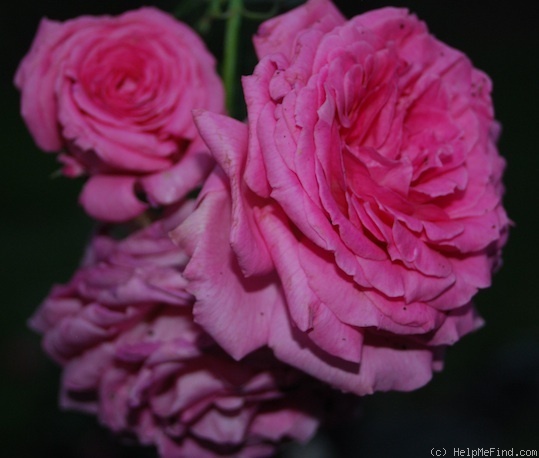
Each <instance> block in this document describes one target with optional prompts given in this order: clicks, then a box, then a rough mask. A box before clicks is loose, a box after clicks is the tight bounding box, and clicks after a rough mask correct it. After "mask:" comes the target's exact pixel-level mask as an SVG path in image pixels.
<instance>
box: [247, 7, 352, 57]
mask: <svg viewBox="0 0 539 458" xmlns="http://www.w3.org/2000/svg"><path fill="white" fill-rule="evenodd" d="M344 21H345V18H344V17H343V16H342V14H341V13H340V12H339V11H338V10H337V8H335V6H334V5H333V3H331V2H330V1H329V0H310V1H308V2H306V3H305V4H303V5H301V6H300V7H298V8H295V9H294V10H293V11H291V12H289V13H287V14H282V15H280V16H277V17H275V18H273V19H269V20H267V21H265V22H264V23H263V24H262V25H261V26H260V28H259V29H258V32H257V34H256V35H255V37H254V38H253V41H254V45H255V49H256V53H257V55H258V58H259V59H262V58H263V57H264V56H266V55H267V54H277V53H282V54H284V55H285V56H289V55H291V54H292V53H293V52H294V40H295V38H296V37H297V35H298V34H299V33H301V32H302V31H304V30H308V29H313V28H315V29H319V30H321V31H324V32H327V31H329V30H331V29H333V28H334V27H336V26H337V25H340V24H342V23H343V22H344Z"/></svg>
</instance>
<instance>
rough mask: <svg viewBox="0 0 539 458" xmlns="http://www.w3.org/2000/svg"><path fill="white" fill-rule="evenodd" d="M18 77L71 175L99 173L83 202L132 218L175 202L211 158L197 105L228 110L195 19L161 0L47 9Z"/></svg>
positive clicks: (46, 139) (26, 108)
mask: <svg viewBox="0 0 539 458" xmlns="http://www.w3.org/2000/svg"><path fill="white" fill-rule="evenodd" d="M15 84H16V85H17V87H18V88H19V89H20V90H21V95H22V101H21V106H22V108H21V111H22V115H23V117H24V119H25V121H26V124H27V126H28V128H29V130H30V132H31V134H32V135H33V137H34V139H35V141H36V143H37V145H38V146H39V147H41V148H42V149H44V150H45V151H51V152H60V153H61V154H60V156H59V159H60V161H61V162H62V163H63V164H64V167H63V172H64V174H66V175H68V176H78V175H80V174H83V173H86V174H89V175H90V179H89V181H88V182H87V184H86V186H85V188H84V190H83V192H82V194H81V203H82V205H83V206H84V207H85V209H86V210H87V212H88V213H89V214H90V215H92V216H94V217H96V218H99V219H103V220H109V221H123V220H127V219H130V218H132V217H134V216H137V215H138V214H139V213H141V212H142V211H144V210H145V209H146V208H147V203H146V202H144V201H141V200H140V199H139V198H138V197H137V196H136V195H135V192H136V193H143V194H144V195H145V198H146V199H147V200H148V201H149V202H150V203H151V204H154V205H159V204H170V203H172V202H174V201H176V200H178V199H179V198H181V197H183V196H184V195H185V194H186V193H188V192H189V191H191V190H192V189H193V188H194V187H196V186H198V185H199V184H201V182H202V180H203V178H204V177H205V175H206V174H207V172H208V171H209V169H210V168H211V161H210V160H209V158H208V156H207V153H206V151H205V147H204V145H203V143H202V142H201V141H200V137H199V136H198V133H197V131H196V128H195V126H194V123H193V120H192V116H191V111H192V110H193V109H196V108H204V109H207V110H212V111H217V112H222V111H223V106H224V101H223V100H224V98H223V88H222V85H221V81H220V79H219V77H218V75H217V74H216V72H215V61H214V58H213V57H212V56H211V54H210V53H209V52H208V50H207V49H206V47H205V46H204V44H203V42H202V40H201V39H200V38H199V37H198V36H197V35H196V33H195V32H194V31H193V30H191V29H190V28H189V27H188V26H187V25H185V24H183V23H181V22H179V21H177V20H175V19H174V18H173V17H172V16H170V15H168V14H166V13H164V12H161V11H159V10H157V9H155V8H141V9H139V10H136V11H130V12H127V13H124V14H122V15H120V16H117V17H110V16H101V17H91V16H82V17H79V18H76V19H72V20H70V21H66V22H64V23H60V22H56V21H51V20H48V19H43V20H42V21H41V24H40V26H39V30H38V32H37V35H36V37H35V39H34V42H33V44H32V47H31V49H30V51H29V53H28V54H27V55H26V57H25V58H24V59H23V60H22V62H21V64H20V66H19V69H18V71H17V74H16V76H15Z"/></svg>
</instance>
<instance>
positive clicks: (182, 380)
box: [31, 202, 343, 458]
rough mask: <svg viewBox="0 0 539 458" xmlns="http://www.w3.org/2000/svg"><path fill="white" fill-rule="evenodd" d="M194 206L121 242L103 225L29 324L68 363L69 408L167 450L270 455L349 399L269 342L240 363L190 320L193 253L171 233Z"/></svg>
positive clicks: (64, 393)
mask: <svg viewBox="0 0 539 458" xmlns="http://www.w3.org/2000/svg"><path fill="white" fill-rule="evenodd" d="M191 209H192V203H191V202H189V203H187V204H186V205H185V206H184V207H183V208H181V209H180V210H179V211H178V212H177V213H175V214H172V215H170V216H168V217H167V218H166V219H164V220H159V221H156V222H155V223H153V224H152V225H151V226H149V227H147V228H144V229H141V230H139V231H138V232H135V233H133V234H131V235H129V236H128V237H127V238H125V239H124V240H121V241H117V240H114V239H113V238H111V237H110V236H108V235H106V234H101V235H97V236H96V237H95V238H94V239H93V241H92V243H91V245H90V247H89V248H88V252H87V254H86V256H85V260H84V262H83V266H82V267H81V268H80V269H79V270H78V271H77V272H76V274H75V275H74V276H73V278H72V279H71V281H70V282H69V283H68V284H66V285H58V286H56V287H55V288H54V289H53V290H52V292H51V294H50V295H49V297H48V298H47V299H46V300H45V301H44V303H43V304H42V306H41V307H40V309H39V310H38V311H37V313H36V314H35V315H34V317H33V318H32V320H31V325H32V327H33V328H34V329H36V330H38V331H39V332H41V333H43V347H44V349H45V351H46V352H47V353H48V354H49V355H50V356H51V357H52V358H53V359H54V360H56V361H57V362H58V363H59V364H61V365H62V366H63V378H62V388H61V394H60V399H61V401H60V402H61V405H62V406H63V407H64V408H69V409H75V410H81V411H84V412H88V413H91V414H97V415H98V417H99V419H100V420H101V422H102V423H103V424H104V425H106V426H107V427H109V428H110V429H111V430H112V431H114V432H117V433H123V434H129V435H135V436H136V437H137V438H138V439H139V441H140V442H141V443H142V444H146V445H156V446H157V448H158V449H159V454H160V456H162V457H165V458H166V457H170V458H177V457H197V458H199V457H200V458H204V457H217V456H228V457H253V458H254V457H263V456H270V455H271V454H272V453H273V452H274V451H275V448H276V446H277V445H279V443H280V442H282V441H283V440H285V439H295V440H300V441H305V440H307V439H309V438H310V437H312V435H313V434H314V432H315V430H316V428H317V426H318V424H319V422H320V421H321V420H322V419H325V418H326V416H327V414H328V412H329V413H331V411H332V409H334V406H335V405H337V406H339V403H340V402H342V400H343V399H342V398H341V397H340V396H339V395H338V394H336V393H335V392H333V391H332V390H330V389H329V388H328V387H326V386H323V385H322V384H320V383H318V382H317V381H315V380H314V379H311V378H310V377H308V376H306V375H304V374H302V373H300V372H299V371H296V370H295V369H293V368H291V367H288V366H286V365H284V364H282V363H280V362H279V361H277V360H276V359H275V358H274V357H273V356H272V355H271V354H270V353H269V352H267V350H266V351H264V350H262V351H259V352H257V353H255V354H253V355H250V356H248V357H247V358H245V360H244V361H241V362H236V361H234V360H233V359H232V358H230V356H228V355H227V354H226V353H225V352H224V351H223V350H221V349H220V348H219V347H218V345H216V344H215V341H214V340H213V339H211V338H210V337H209V336H208V335H207V334H206V333H205V332H204V331H203V330H202V329H201V328H200V327H199V326H198V325H196V324H195V323H194V322H193V319H192V315H191V310H192V307H191V306H192V303H193V298H192V296H191V295H190V294H189V293H187V292H186V291H185V285H186V281H185V279H184V277H183V275H182V270H183V267H184V266H185V264H186V262H187V257H186V255H185V253H184V252H183V251H182V250H181V249H179V248H177V247H176V246H175V245H174V244H173V243H172V242H171V241H170V239H169V238H168V236H167V232H168V230H169V228H170V227H172V226H175V225H177V224H179V223H181V221H183V219H184V218H185V216H186V215H187V214H189V213H190V212H191ZM336 396H337V397H336Z"/></svg>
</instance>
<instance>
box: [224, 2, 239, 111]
mask: <svg viewBox="0 0 539 458" xmlns="http://www.w3.org/2000/svg"><path fill="white" fill-rule="evenodd" d="M242 9H243V0H230V3H229V4H228V11H227V20H226V28H225V43H224V59H223V81H224V85H225V91H226V107H227V110H228V114H229V115H230V116H233V115H234V112H235V110H234V103H235V100H236V78H237V70H238V41H239V34H240V28H241V15H242Z"/></svg>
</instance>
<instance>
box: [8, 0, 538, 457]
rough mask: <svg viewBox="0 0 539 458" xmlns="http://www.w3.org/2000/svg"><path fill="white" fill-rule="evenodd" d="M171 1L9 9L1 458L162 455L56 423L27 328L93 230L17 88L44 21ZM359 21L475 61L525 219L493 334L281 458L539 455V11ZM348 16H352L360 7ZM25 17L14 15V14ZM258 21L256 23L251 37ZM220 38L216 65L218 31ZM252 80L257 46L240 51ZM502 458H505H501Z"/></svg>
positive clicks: (51, 388) (512, 195)
mask: <svg viewBox="0 0 539 458" xmlns="http://www.w3.org/2000/svg"><path fill="white" fill-rule="evenodd" d="M144 3H146V4H153V5H156V6H159V7H161V8H163V9H166V10H171V9H172V8H173V7H174V5H175V2H173V1H165V0H162V1H156V2H153V3H151V2H142V1H127V0H121V1H120V0H115V1H113V2H106V1H91V2H90V1H82V0H76V1H75V0H73V1H71V2H69V3H67V2H47V1H37V0H33V1H26V0H19V1H17V2H8V3H4V4H3V6H1V7H0V9H1V10H0V34H1V35H0V53H1V54H0V55H1V59H2V64H1V67H0V69H1V70H0V72H1V91H2V92H1V99H0V100H1V111H0V116H1V122H0V126H1V129H2V132H1V133H2V135H1V136H0V139H1V142H2V144H1V145H0V147H1V151H0V171H1V173H2V175H1V178H0V186H1V187H2V189H1V196H2V198H3V199H2V208H3V211H4V213H3V215H2V218H1V220H0V221H1V222H0V240H1V245H0V246H1V247H2V251H1V261H2V262H1V264H0V265H1V267H0V269H2V270H1V278H2V298H3V301H2V302H3V303H2V308H1V315H0V316H1V318H0V368H1V369H0V370H1V371H2V373H1V374H0V409H1V414H0V455H2V456H6V457H23V458H26V457H45V456H47V457H48V456H51V457H55V458H63V457H66V458H67V457H69V458H75V457H76V458H109V457H110V458H121V457H139V456H140V457H142V456H153V455H152V451H151V450H144V449H141V448H138V447H130V446H120V445H118V443H117V442H116V441H115V440H114V438H113V437H111V436H110V435H109V433H108V432H107V431H106V430H104V429H102V428H100V427H99V426H98V425H97V422H96V421H95V419H94V418H93V417H87V416H84V415H81V414H77V413H72V412H60V411H59V410H58V408H57V406H56V402H57V387H58V379H59V375H60V371H59V369H58V368H57V367H56V366H55V365H54V364H53V363H51V362H50V361H49V360H48V359H47V358H46V357H45V356H44V355H43V354H42V352H41V350H40V348H39V338H38V337H37V336H36V335H34V334H33V333H32V332H30V331H29V330H28V329H27V327H26V320H27V319H28V317H29V316H30V315H31V314H32V312H33V310H35V308H36V307H37V305H38V304H39V303H40V302H41V300H42V299H43V298H44V297H45V295H46V294H47V292H48V290H49V288H50V286H51V285H52V284H53V283H55V282H65V281H66V280H68V278H69V277H70V275H71V273H72V272H73V271H74V269H75V268H76V266H77V264H78V261H79V259H80V256H81V253H82V249H83V246H84V244H85V242H86V239H87V236H88V234H89V231H90V229H91V221H90V220H89V219H88V218H87V217H85V216H84V214H83V212H82V210H81V209H80V208H79V207H78V206H77V205H76V200H77V194H78V190H79V188H80V185H81V183H80V182H78V181H72V180H68V179H65V178H56V179H53V178H51V175H52V174H53V173H54V172H55V171H56V170H57V169H58V164H57V163H56V161H55V159H54V157H53V156H49V155H47V154H43V153H42V152H40V151H39V150H38V149H37V148H36V147H35V146H34V144H33V141H32V139H31V138H30V136H29V135H28V133H27V131H26V129H25V127H24V125H23V122H22V120H21V119H20V117H19V114H18V112H19V109H18V103H19V99H18V93H17V91H16V90H15V89H14V87H13V85H12V78H13V74H14V72H15V69H16V66H17V64H18V62H19V61H20V59H21V58H22V57H23V56H24V54H25V53H26V52H27V50H28V48H29V46H30V43H31V41H32V38H33V35H34V33H35V31H36V28H37V25H38V22H39V19H40V18H41V17H42V16H47V17H49V18H51V19H59V20H65V19H68V18H72V17H76V16H79V15H81V14H104V13H108V14H119V13H121V12H123V11H126V10H128V9H133V8H136V7H138V6H141V5H143V4H144ZM336 3H337V5H338V6H339V7H340V8H341V9H342V10H343V11H344V12H345V13H346V14H347V15H349V16H351V15H353V14H358V13H360V12H362V11H366V10H368V9H372V8H378V7H381V6H387V5H396V6H407V7H408V8H409V9H410V10H412V11H414V12H415V13H416V14H417V15H418V16H419V17H420V18H421V19H423V20H425V21H426V22H427V23H428V25H429V28H430V30H431V32H432V33H433V34H434V35H436V36H437V37H438V38H439V39H441V40H443V41H445V42H447V43H449V44H450V45H452V46H454V47H456V48H459V49H461V50H463V51H464V52H466V53H467V54H468V55H469V56H470V58H471V59H472V61H473V62H474V64H475V66H477V67H478V68H481V69H482V70H484V71H486V72H487V73H488V74H489V75H490V76H491V78H492V80H493V82H494V93H493V97H494V102H495V107H496V115H497V118H498V119H499V120H500V121H501V123H502V125H503V135H502V137H501V140H500V144H499V147H500V151H501V153H502V154H503V156H504V157H505V158H506V159H507V162H508V168H507V171H506V174H505V183H506V187H507V193H506V197H505V204H506V207H507V210H508V213H509V216H510V217H511V218H512V219H513V221H515V223H516V226H515V227H514V228H513V229H512V232H511V237H510V240H509V243H508V245H507V247H506V249H505V251H504V266H503V268H502V270H501V271H500V272H499V273H498V274H497V275H496V276H495V278H494V285H493V287H492V288H490V289H489V290H486V291H482V292H481V293H480V294H479V295H478V296H477V300H476V304H477V307H478V309H479V311H480V313H481V314H482V316H483V317H484V318H485V320H486V326H485V327H484V328H483V329H482V330H480V331H478V332H476V333H474V334H472V335H469V336H467V337H465V338H464V339H463V340H462V341H461V342H459V343H458V344H457V345H455V347H453V348H450V349H449V350H448V352H447V358H446V367H445V370H444V371H443V372H442V373H441V374H437V375H436V376H435V377H434V380H433V381H432V382H431V383H430V384H429V385H428V386H427V387H425V388H423V389H421V390H418V391H416V392H414V393H379V394H375V395H374V396H370V397H367V398H364V401H363V405H362V409H361V412H360V413H359V416H358V417H357V419H356V420H353V421H351V422H347V423H345V424H344V425H341V426H340V427H339V428H334V429H331V430H323V431H321V432H320V434H319V435H318V436H317V437H316V438H315V440H314V441H313V442H312V443H311V444H309V445H308V446H306V447H299V446H292V447H288V448H286V449H285V450H283V452H282V457H283V458H284V457H286V458H291V457H304V458H348V457H362V458H371V457H393V456H402V457H414V458H419V457H428V456H430V450H431V448H432V447H437V448H442V447H444V448H445V449H446V450H447V456H453V448H454V447H459V448H466V447H471V448H477V447H484V448H489V447H498V448H500V449H507V448H514V449H515V453H516V452H517V451H518V450H520V449H535V450H537V449H539V422H538V416H539V297H538V294H537V289H538V288H539V278H538V274H539V269H538V268H537V263H538V260H539V248H538V244H537V242H536V240H537V236H538V227H537V220H538V218H537V213H538V211H539V205H538V204H539V154H538V152H537V151H536V150H537V145H539V114H538V113H539V97H538V92H539V52H538V49H539V32H538V30H539V27H538V26H537V23H538V19H539V17H538V15H537V13H536V9H537V8H536V4H535V3H534V2H525V1H524V0H516V1H515V0H514V1H512V2H483V1H473V0H468V1H460V0H438V1H433V0H415V1H412V0H410V1H392V2H385V1H379V0H377V1H375V0H364V1H356V2H348V3H347V2H345V1H338V2H336ZM350 4H352V5H350ZM15 11H16V12H15ZM255 26H256V24H255V23H249V25H248V27H246V28H245V33H246V34H249V33H250V32H251V31H252V30H254V27H255ZM213 30H214V32H213V33H212V36H210V38H209V39H210V43H211V44H212V49H213V50H214V51H215V52H216V53H219V52H220V50H219V43H220V42H221V40H220V38H219V37H218V35H219V33H220V27H219V25H218V24H216V26H215V28H214V29H213ZM243 45H244V48H245V49H244V50H243V54H242V55H243V56H244V58H243V61H244V63H243V68H242V71H243V73H249V72H250V69H251V66H252V62H253V60H252V58H249V57H248V56H249V53H250V52H251V50H250V45H249V40H248V39H246V40H243ZM494 456H495V455H494Z"/></svg>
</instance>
